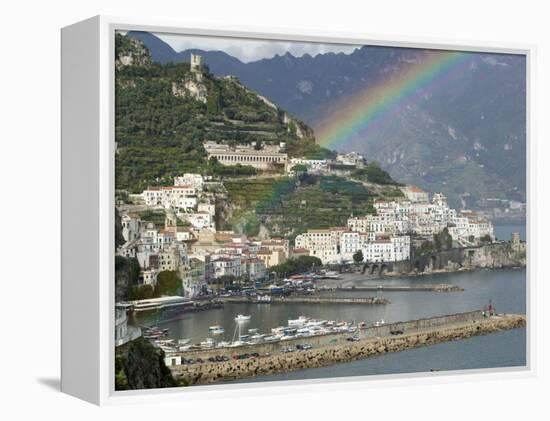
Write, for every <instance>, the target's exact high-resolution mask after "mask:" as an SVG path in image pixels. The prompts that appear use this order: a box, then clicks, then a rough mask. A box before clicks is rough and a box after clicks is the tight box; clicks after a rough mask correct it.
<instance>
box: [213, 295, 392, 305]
mask: <svg viewBox="0 0 550 421" xmlns="http://www.w3.org/2000/svg"><path fill="white" fill-rule="evenodd" d="M223 301H224V302H227V303H238V304H362V305H381V304H382V305H383V304H389V303H390V301H389V300H388V299H386V298H383V297H319V296H317V295H315V296H293V297H292V296H291V297H275V296H271V298H270V299H269V300H261V299H258V298H256V297H246V296H235V297H225V298H223Z"/></svg>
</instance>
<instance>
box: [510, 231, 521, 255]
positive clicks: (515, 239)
mask: <svg viewBox="0 0 550 421" xmlns="http://www.w3.org/2000/svg"><path fill="white" fill-rule="evenodd" d="M511 243H512V249H513V250H515V251H520V249H521V238H520V236H519V232H513V233H512V238H511Z"/></svg>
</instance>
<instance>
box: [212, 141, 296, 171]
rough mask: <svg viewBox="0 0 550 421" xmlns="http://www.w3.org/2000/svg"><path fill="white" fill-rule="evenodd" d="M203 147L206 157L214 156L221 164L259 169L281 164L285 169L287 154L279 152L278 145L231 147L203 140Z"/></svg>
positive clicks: (272, 167) (271, 167)
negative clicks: (259, 147) (257, 147)
mask: <svg viewBox="0 0 550 421" xmlns="http://www.w3.org/2000/svg"><path fill="white" fill-rule="evenodd" d="M204 149H206V153H207V154H208V159H210V158H216V159H217V160H218V162H219V163H220V164H223V165H237V164H240V165H250V166H252V167H254V168H257V169H261V170H268V169H274V168H276V167H277V166H281V167H283V168H284V169H286V167H287V164H288V155H287V154H286V153H283V152H280V147H279V145H276V146H272V145H264V146H263V148H262V149H256V148H254V147H252V146H249V145H239V146H236V147H232V146H229V145H225V144H220V143H216V142H211V141H209V142H205V143H204Z"/></svg>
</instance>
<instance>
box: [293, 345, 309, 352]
mask: <svg viewBox="0 0 550 421" xmlns="http://www.w3.org/2000/svg"><path fill="white" fill-rule="evenodd" d="M311 348H313V347H312V346H311V345H310V344H298V345H296V349H297V350H299V351H306V350H308V349H311Z"/></svg>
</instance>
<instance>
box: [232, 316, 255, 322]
mask: <svg viewBox="0 0 550 421" xmlns="http://www.w3.org/2000/svg"><path fill="white" fill-rule="evenodd" d="M250 317H251V316H250V315H244V314H239V315H238V316H237V317H235V321H237V322H246V321H248V320H250Z"/></svg>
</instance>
